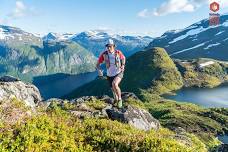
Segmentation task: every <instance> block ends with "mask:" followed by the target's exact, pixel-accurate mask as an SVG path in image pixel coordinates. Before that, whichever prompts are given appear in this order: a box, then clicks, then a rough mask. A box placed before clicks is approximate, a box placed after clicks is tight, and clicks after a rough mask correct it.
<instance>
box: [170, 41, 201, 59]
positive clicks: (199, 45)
mask: <svg viewBox="0 0 228 152" xmlns="http://www.w3.org/2000/svg"><path fill="white" fill-rule="evenodd" d="M204 44H205V43H201V44H198V45H196V46H194V47H191V48H188V49H184V50H181V51H178V52H175V53H172V54H170V56H173V55H176V54H179V53H183V52H186V51H189V50H192V49H195V48H198V47H201V46H203V45H204Z"/></svg>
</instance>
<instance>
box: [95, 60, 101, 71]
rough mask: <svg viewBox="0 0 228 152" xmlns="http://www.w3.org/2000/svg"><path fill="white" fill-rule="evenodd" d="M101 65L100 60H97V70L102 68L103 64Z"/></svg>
mask: <svg viewBox="0 0 228 152" xmlns="http://www.w3.org/2000/svg"><path fill="white" fill-rule="evenodd" d="M100 65H101V64H100V62H99V61H97V64H96V69H97V70H101V66H100Z"/></svg>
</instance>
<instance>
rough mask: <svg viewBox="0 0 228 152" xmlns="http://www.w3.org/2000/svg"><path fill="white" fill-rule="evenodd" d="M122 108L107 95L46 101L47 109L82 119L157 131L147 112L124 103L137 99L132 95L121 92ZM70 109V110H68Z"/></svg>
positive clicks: (158, 124) (156, 125) (152, 118)
mask: <svg viewBox="0 0 228 152" xmlns="http://www.w3.org/2000/svg"><path fill="white" fill-rule="evenodd" d="M122 98H123V99H124V104H125V106H124V108H122V109H118V108H116V107H115V106H113V104H114V99H113V98H110V97H109V96H107V95H104V96H83V97H80V98H76V99H73V100H71V101H68V100H61V99H49V100H47V101H46V102H45V103H46V106H44V107H47V108H53V107H54V105H58V106H60V107H62V108H63V109H65V110H66V109H67V110H68V111H69V112H70V113H71V114H72V115H74V116H76V117H78V118H80V119H84V118H85V117H96V118H107V119H112V120H117V121H120V122H123V123H127V124H130V125H131V126H133V127H135V128H137V129H141V130H145V131H149V130H151V129H154V130H158V129H159V127H160V123H159V121H158V120H156V119H155V118H154V117H153V116H152V115H151V114H150V113H149V112H148V111H146V110H144V109H143V108H140V107H136V106H132V105H130V104H128V103H127V102H126V101H127V100H128V99H130V98H131V99H137V100H138V97H137V96H136V95H135V94H134V93H130V92H123V93H122ZM68 107H72V108H68Z"/></svg>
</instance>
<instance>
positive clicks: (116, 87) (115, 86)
mask: <svg viewBox="0 0 228 152" xmlns="http://www.w3.org/2000/svg"><path fill="white" fill-rule="evenodd" d="M121 80H122V79H121V78H120V77H116V78H115V79H114V80H113V82H112V86H113V89H114V90H115V93H116V94H117V100H122V98H121V90H120V87H119V84H120V82H121Z"/></svg>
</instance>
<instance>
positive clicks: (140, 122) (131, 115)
mask: <svg viewBox="0 0 228 152" xmlns="http://www.w3.org/2000/svg"><path fill="white" fill-rule="evenodd" d="M106 111H107V114H108V116H109V118H110V119H112V120H118V121H121V122H125V123H128V124H130V125H131V126H134V127H135V128H137V129H141V130H145V131H149V130H151V129H154V130H158V129H159V127H160V123H159V121H158V120H157V119H155V118H154V117H153V116H152V115H151V114H150V113H149V112H148V111H146V110H144V109H141V108H138V107H133V106H131V105H128V106H127V107H126V108H124V109H123V110H118V109H116V108H113V109H107V110H106Z"/></svg>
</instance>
